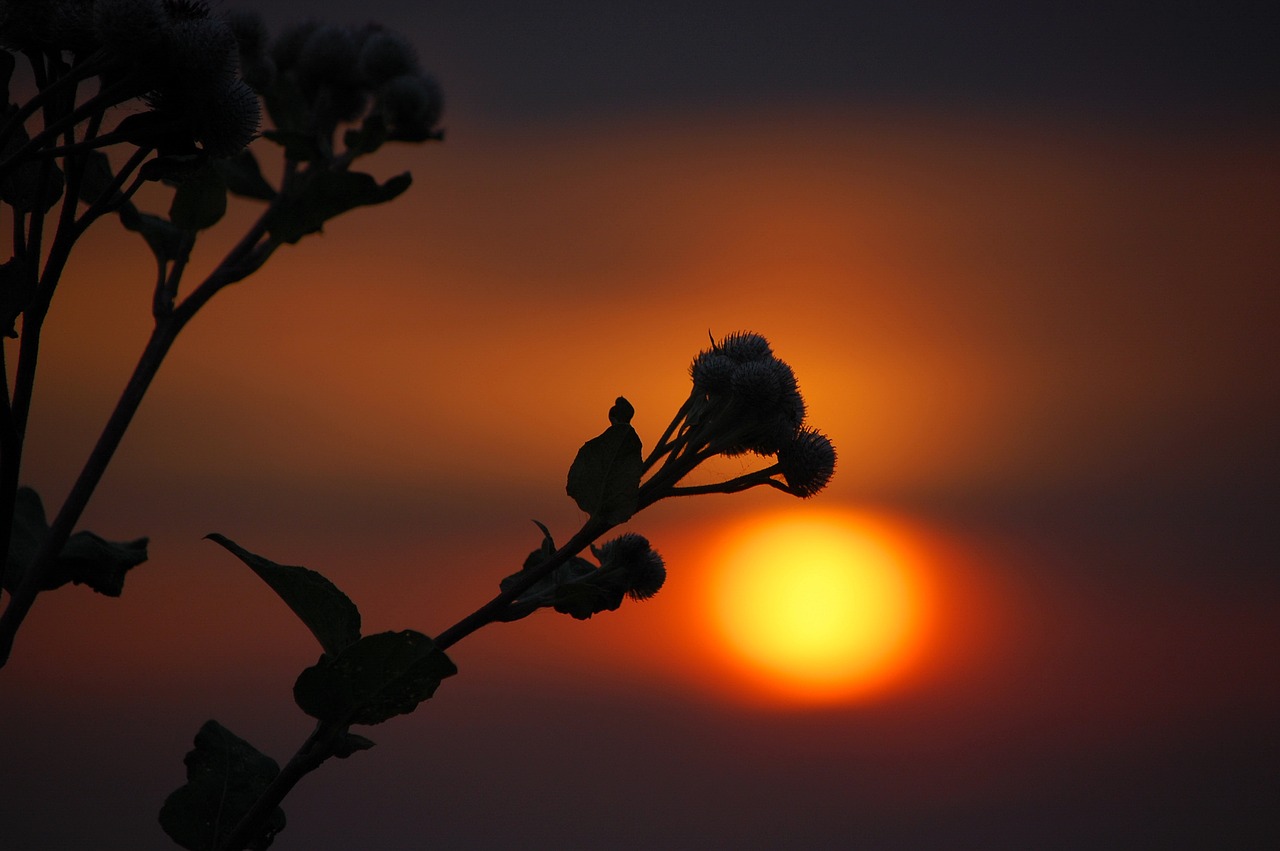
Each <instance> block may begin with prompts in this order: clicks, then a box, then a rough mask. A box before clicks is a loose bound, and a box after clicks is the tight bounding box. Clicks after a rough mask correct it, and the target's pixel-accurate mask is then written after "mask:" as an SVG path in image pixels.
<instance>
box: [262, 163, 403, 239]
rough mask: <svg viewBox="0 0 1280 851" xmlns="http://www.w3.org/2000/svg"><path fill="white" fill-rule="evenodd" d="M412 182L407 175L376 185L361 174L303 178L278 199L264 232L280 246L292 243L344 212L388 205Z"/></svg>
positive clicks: (330, 173)
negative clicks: (296, 186)
mask: <svg viewBox="0 0 1280 851" xmlns="http://www.w3.org/2000/svg"><path fill="white" fill-rule="evenodd" d="M412 182H413V179H412V178H411V177H410V176H409V174H408V172H406V173H404V174H399V175H396V176H395V177H392V178H390V179H389V180H387V182H386V183H383V184H379V183H378V181H376V180H374V179H373V176H372V175H368V174H364V173H362V172H356V171H328V170H322V171H316V172H313V173H311V174H309V175H307V176H306V178H305V179H304V180H303V181H302V182H301V183H300V185H299V188H298V190H297V191H296V192H293V193H290V194H289V195H287V196H285V197H283V198H281V199H280V202H279V205H278V206H277V207H276V209H275V210H274V211H273V212H272V214H271V216H269V217H268V219H267V229H268V230H269V231H270V232H271V235H272V236H273V237H274V238H275V239H277V240H279V241H280V242H287V243H294V242H297V241H298V240H300V239H302V237H304V236H306V235H307V234H309V233H315V232H316V231H318V230H320V229H321V228H322V227H323V226H324V223H325V222H327V221H328V220H329V219H332V218H333V217H334V216H337V215H340V214H342V213H345V212H346V211H347V210H351V209H354V208H356V207H363V206H367V205H370V204H381V203H383V202H385V201H390V200H391V199H392V198H395V197H396V196H397V195H399V194H400V193H401V192H404V191H405V190H406V189H408V188H409V184H410V183H412Z"/></svg>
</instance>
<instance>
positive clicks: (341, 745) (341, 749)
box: [333, 730, 376, 759]
mask: <svg viewBox="0 0 1280 851" xmlns="http://www.w3.org/2000/svg"><path fill="white" fill-rule="evenodd" d="M374 744H376V743H375V742H374V741H373V739H366V738H365V737H364V736H361V735H357V734H356V733H353V732H351V731H350V730H347V731H344V732H343V733H342V734H341V735H340V736H338V738H337V739H335V740H334V743H333V755H334V756H336V757H337V758H338V759H346V758H347V757H349V756H351V755H352V754H354V753H359V752H360V751H367V750H369V748H371V747H373V746H374Z"/></svg>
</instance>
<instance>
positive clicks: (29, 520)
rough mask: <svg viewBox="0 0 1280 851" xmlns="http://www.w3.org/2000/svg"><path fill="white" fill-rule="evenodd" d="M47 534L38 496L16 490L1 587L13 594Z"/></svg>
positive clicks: (28, 490)
mask: <svg viewBox="0 0 1280 851" xmlns="http://www.w3.org/2000/svg"><path fill="white" fill-rule="evenodd" d="M48 533H49V522H48V521H47V520H46V519H45V516H44V505H43V504H42V503H41V502H40V495H39V494H37V493H36V492H35V491H34V490H32V489H31V488H25V487H24V488H18V492H17V493H16V494H14V501H13V531H12V532H10V534H9V552H8V556H7V560H6V562H5V570H4V588H5V590H6V591H13V590H14V589H15V588H17V587H18V585H19V584H20V583H21V581H22V577H23V575H24V574H25V573H26V570H27V567H28V566H29V565H30V564H31V562H32V561H34V560H35V557H36V553H37V552H39V550H40V542H41V541H43V540H44V536H45V535H47V534H48Z"/></svg>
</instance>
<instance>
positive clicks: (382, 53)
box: [358, 30, 418, 88]
mask: <svg viewBox="0 0 1280 851" xmlns="http://www.w3.org/2000/svg"><path fill="white" fill-rule="evenodd" d="M358 69H359V73H360V76H361V78H362V79H363V80H364V82H365V83H366V84H368V85H370V86H373V87H374V88H377V87H378V86H381V85H382V84H383V83H386V82H388V81H390V80H392V79H394V78H396V77H401V76H404V75H406V74H414V73H416V72H417V71H418V57H417V56H416V55H415V54H414V52H413V46H412V45H410V44H409V42H408V41H406V40H405V39H404V38H402V37H400V36H399V35H396V34H395V33H389V32H386V31H385V30H378V31H375V32H372V33H369V35H368V37H367V38H366V39H365V40H364V43H363V44H362V45H361V46H360V60H359V64H358Z"/></svg>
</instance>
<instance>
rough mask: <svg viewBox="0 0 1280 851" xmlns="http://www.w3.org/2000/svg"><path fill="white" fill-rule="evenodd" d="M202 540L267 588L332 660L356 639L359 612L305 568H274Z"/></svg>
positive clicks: (219, 539)
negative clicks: (226, 554)
mask: <svg viewBox="0 0 1280 851" xmlns="http://www.w3.org/2000/svg"><path fill="white" fill-rule="evenodd" d="M205 537H206V538H208V539H209V540H211V541H213V542H214V543H216V544H219V545H221V546H222V547H224V548H226V550H227V551H228V552H230V553H231V554H232V555H234V556H235V557H236V558H238V559H240V560H241V561H242V562H244V563H245V564H246V565H248V566H249V569H250V570H252V571H253V572H254V573H256V574H258V577H259V578H260V579H262V581H263V582H265V583H267V584H268V585H270V586H271V590H273V591H275V592H276V593H277V594H279V595H280V599H282V600H284V602H285V605H287V606H288V607H289V608H290V609H292V610H293V613H294V614H295V615H297V616H298V617H299V619H301V620H302V622H303V624H305V625H306V627H307V629H309V630H311V634H312V635H314V636H315V637H316V640H317V641H319V642H320V646H321V647H323V648H324V652H325V653H328V654H331V655H335V656H336V655H337V654H339V653H341V652H342V651H343V650H345V649H346V648H347V647H349V646H350V645H352V644H354V643H355V642H356V641H358V640H359V639H360V610H359V609H357V608H356V604H355V603H353V602H351V598H350V597H348V596H347V595H346V594H344V593H342V592H341V591H339V590H338V586H336V585H334V584H333V583H332V582H330V581H329V580H328V579H326V578H325V577H324V576H322V575H321V574H319V573H317V572H316V571H314V570H310V569H308V568H305V567H294V566H290V565H283V564H276V563H275V562H273V561H271V560H269V559H265V558H263V557H262V556H260V555H256V554H254V553H251V552H249V551H248V550H246V549H244V548H243V547H241V546H240V545H238V544H237V543H235V542H234V541H232V540H231V539H229V538H227V537H225V536H223V535H219V534H218V533H216V532H214V533H212V534H209V535H206V536H205Z"/></svg>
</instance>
